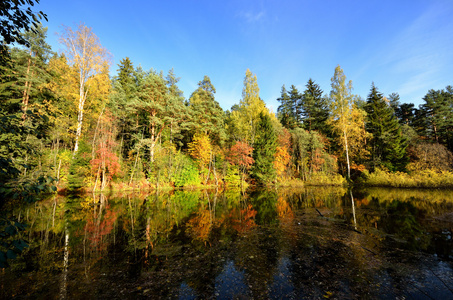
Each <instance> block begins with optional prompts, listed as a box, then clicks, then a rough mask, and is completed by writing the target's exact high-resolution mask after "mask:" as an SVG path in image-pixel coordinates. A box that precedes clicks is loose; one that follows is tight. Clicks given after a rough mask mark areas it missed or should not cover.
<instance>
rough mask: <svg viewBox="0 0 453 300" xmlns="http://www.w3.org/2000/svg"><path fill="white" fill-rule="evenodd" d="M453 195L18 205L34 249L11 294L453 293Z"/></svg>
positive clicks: (233, 194) (296, 193) (329, 191)
mask: <svg viewBox="0 0 453 300" xmlns="http://www.w3.org/2000/svg"><path fill="white" fill-rule="evenodd" d="M452 203H453V195H452V194H451V192H445V191H444V192H439V191H410V190H406V191H401V190H383V189H369V190H363V191H354V192H353V191H347V190H345V189H342V188H340V189H338V188H305V189H300V190H285V189H282V190H256V191H254V192H251V193H245V194H244V193H241V192H240V191H232V190H227V191H222V192H220V191H201V190H197V191H173V192H170V193H162V192H161V193H157V194H128V195H119V196H118V195H117V196H115V195H109V196H106V195H99V194H97V195H91V196H90V195H86V196H84V197H82V198H76V199H69V198H65V197H61V196H57V197H53V198H52V199H49V200H48V201H43V202H39V203H36V204H33V205H29V206H24V207H15V208H14V209H13V210H12V211H11V212H9V213H10V214H13V215H15V216H16V217H17V216H19V217H20V216H22V218H25V221H26V222H28V223H29V224H30V225H29V228H28V232H27V234H28V239H29V244H30V247H29V248H28V249H27V251H26V252H25V253H24V255H22V256H20V257H18V258H17V259H16V260H14V261H12V263H11V267H10V268H8V269H6V270H4V271H3V272H2V273H1V274H0V277H1V282H2V286H3V288H2V289H1V294H0V295H1V298H4V299H12V298H23V297H33V298H36V297H38V298H56V297H60V298H65V297H66V298H82V297H87V298H113V299H119V298H121V299H122V298H141V297H143V298H170V299H172V298H181V299H193V298H199V299H212V298H218V299H231V298H243V299H244V298H245V299H248V298H249V299H252V298H253V299H263V298H264V299H268V298H270V299H276V298H279V299H280V298H287V299H303V298H307V299H311V298H330V297H333V298H363V297H366V298H398V297H415V298H418V297H428V298H429V297H431V298H440V297H447V298H450V297H453V291H452V289H451V286H453V271H452V265H451V262H452V259H453V250H452V249H453V247H452V232H451V228H452V227H453V226H452V225H453V205H452ZM24 216H25V217H24Z"/></svg>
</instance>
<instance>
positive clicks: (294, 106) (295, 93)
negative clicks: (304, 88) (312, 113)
mask: <svg viewBox="0 0 453 300" xmlns="http://www.w3.org/2000/svg"><path fill="white" fill-rule="evenodd" d="M289 99H290V100H289V105H290V107H291V110H292V117H293V119H294V120H295V122H296V125H297V126H301V125H302V118H303V117H302V109H303V108H302V94H301V93H300V92H299V90H298V89H297V87H296V86H295V85H294V84H292V85H291V87H290V88H289Z"/></svg>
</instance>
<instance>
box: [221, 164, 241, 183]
mask: <svg viewBox="0 0 453 300" xmlns="http://www.w3.org/2000/svg"><path fill="white" fill-rule="evenodd" d="M223 180H224V181H225V184H226V185H227V186H228V187H231V186H233V187H234V186H236V187H238V186H240V185H241V175H240V171H239V166H232V165H229V166H228V169H227V173H226V175H225V177H224V178H223Z"/></svg>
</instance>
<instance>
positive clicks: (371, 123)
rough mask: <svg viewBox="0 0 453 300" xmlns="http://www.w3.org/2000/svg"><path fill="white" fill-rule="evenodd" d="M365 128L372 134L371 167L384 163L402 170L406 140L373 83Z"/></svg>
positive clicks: (394, 168) (390, 108) (392, 168)
mask: <svg viewBox="0 0 453 300" xmlns="http://www.w3.org/2000/svg"><path fill="white" fill-rule="evenodd" d="M365 109H366V112H367V122H366V129H367V131H368V132H370V133H371V134H372V139H371V143H370V144H371V159H372V166H373V168H375V167H378V166H379V165H384V166H385V167H387V168H388V169H389V170H391V171H396V170H398V171H402V170H404V168H405V166H406V164H407V159H406V147H407V143H406V140H405V139H404V138H403V136H402V133H401V127H400V125H399V124H398V121H397V119H396V117H395V116H394V111H393V109H392V107H391V106H390V104H389V103H387V101H386V99H385V98H384V96H383V95H382V93H380V92H379V91H378V90H377V88H376V87H375V86H374V84H373V85H372V86H371V91H370V94H369V95H368V98H367V104H366V107H365Z"/></svg>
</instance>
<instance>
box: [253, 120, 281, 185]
mask: <svg viewBox="0 0 453 300" xmlns="http://www.w3.org/2000/svg"><path fill="white" fill-rule="evenodd" d="M256 133H257V135H256V139H255V147H254V148H253V159H254V160H255V163H254V164H253V166H252V175H253V177H254V178H255V179H256V181H257V182H258V183H260V184H269V183H271V182H272V181H274V180H275V177H276V171H275V168H274V160H275V153H276V149H277V135H276V134H275V130H274V127H273V126H272V120H271V118H270V116H269V115H268V114H265V113H263V112H261V113H260V114H259V121H258V124H257V126H256Z"/></svg>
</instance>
